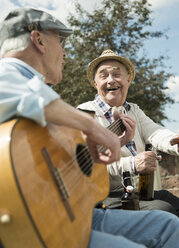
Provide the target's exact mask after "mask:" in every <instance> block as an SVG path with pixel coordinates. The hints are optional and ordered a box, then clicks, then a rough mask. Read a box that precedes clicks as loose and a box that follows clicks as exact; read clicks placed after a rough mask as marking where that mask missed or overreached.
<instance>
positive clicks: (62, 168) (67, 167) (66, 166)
mask: <svg viewBox="0 0 179 248" xmlns="http://www.w3.org/2000/svg"><path fill="white" fill-rule="evenodd" d="M119 127H120V125H116V127H115V130H114V131H115V132H116V130H117V129H119ZM83 153H84V149H83V150H82V151H81V152H80V153H79V154H78V156H79V160H78V161H79V163H80V162H81V160H82V159H83ZM75 160H76V154H75V155H74V157H72V159H71V161H69V162H68V163H66V164H64V166H63V167H61V172H62V173H63V172H64V171H65V172H68V171H69V170H70V169H71V168H70V166H69V164H70V163H71V164H72V163H73V162H74V161H75ZM86 165H87V164H86V163H85V164H84V165H83V166H82V167H81V169H83V168H84V167H86ZM84 172H85V173H88V171H85V170H84ZM64 176H65V173H64Z"/></svg>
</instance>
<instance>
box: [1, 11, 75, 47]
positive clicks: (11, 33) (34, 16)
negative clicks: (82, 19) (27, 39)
mask: <svg viewBox="0 0 179 248" xmlns="http://www.w3.org/2000/svg"><path fill="white" fill-rule="evenodd" d="M32 30H39V31H42V30H56V31H58V32H59V35H61V36H63V37H67V36H69V35H70V34H71V33H72V30H71V29H68V28H67V27H66V26H65V25H64V24H63V23H62V22H60V21H59V20H58V19H56V18H55V17H53V16H52V15H50V14H49V13H47V12H45V11H42V10H37V9H32V8H18V9H15V10H13V11H11V12H10V13H9V14H8V15H7V17H6V18H5V19H4V20H3V21H2V22H1V23H0V47H1V46H2V44H3V42H4V41H5V40H6V39H8V38H13V37H17V36H18V35H21V34H24V33H26V32H31V31H32Z"/></svg>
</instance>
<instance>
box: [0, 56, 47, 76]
mask: <svg viewBox="0 0 179 248" xmlns="http://www.w3.org/2000/svg"><path fill="white" fill-rule="evenodd" d="M1 62H7V63H8V62H9V63H16V64H19V65H21V66H23V67H25V68H26V69H28V70H29V71H30V72H31V73H32V74H34V75H36V76H38V78H40V79H41V80H44V76H43V75H42V74H41V73H39V72H38V71H36V70H35V69H34V68H33V67H31V66H30V65H28V64H26V63H25V62H24V61H22V60H20V59H17V58H3V59H1Z"/></svg>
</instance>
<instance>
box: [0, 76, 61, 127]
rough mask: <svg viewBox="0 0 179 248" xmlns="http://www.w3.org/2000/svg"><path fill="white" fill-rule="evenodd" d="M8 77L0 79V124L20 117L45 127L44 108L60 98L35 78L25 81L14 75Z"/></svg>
mask: <svg viewBox="0 0 179 248" xmlns="http://www.w3.org/2000/svg"><path fill="white" fill-rule="evenodd" d="M6 77H7V78H6ZM10 77H11V78H9V76H7V75H5V76H4V77H1V79H0V81H1V82H0V87H1V91H0V109H1V113H0V122H3V121H5V120H7V119H9V118H12V117H13V116H22V117H25V118H29V119H32V120H34V121H36V122H37V123H38V124H40V125H41V126H45V125H46V120H45V116H44V108H45V106H47V105H48V104H49V103H50V102H52V101H54V100H56V99H58V98H59V97H60V96H59V95H58V94H57V93H56V92H55V91H54V90H52V89H51V88H50V87H49V86H47V85H46V84H45V83H44V82H43V81H42V80H41V79H40V78H39V77H37V76H34V77H33V78H32V79H27V78H24V77H22V76H21V75H18V74H16V73H15V74H11V76H10Z"/></svg>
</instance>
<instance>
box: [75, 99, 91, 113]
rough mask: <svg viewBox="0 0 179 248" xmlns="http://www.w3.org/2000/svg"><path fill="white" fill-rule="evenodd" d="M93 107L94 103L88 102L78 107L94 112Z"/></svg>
mask: <svg viewBox="0 0 179 248" xmlns="http://www.w3.org/2000/svg"><path fill="white" fill-rule="evenodd" d="M93 105H94V103H93V101H88V102H84V103H82V104H80V105H78V106H77V109H82V110H89V111H93V110H94V106H93Z"/></svg>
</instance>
